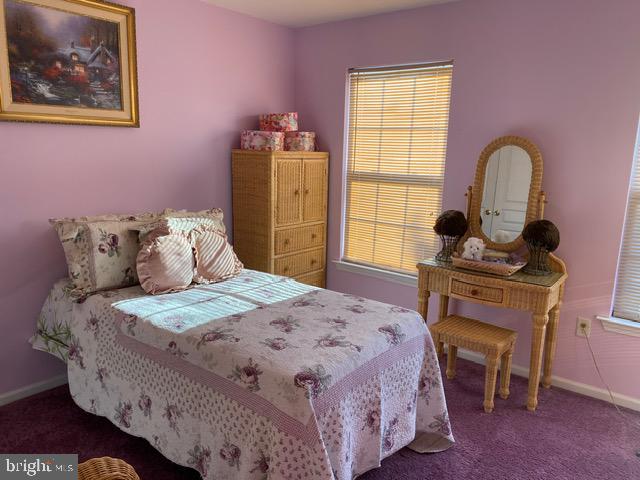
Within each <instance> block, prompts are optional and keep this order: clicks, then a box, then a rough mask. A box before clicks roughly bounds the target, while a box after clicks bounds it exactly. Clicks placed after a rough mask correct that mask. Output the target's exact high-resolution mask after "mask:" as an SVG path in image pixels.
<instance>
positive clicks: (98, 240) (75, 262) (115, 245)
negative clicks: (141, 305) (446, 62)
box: [50, 213, 158, 299]
mask: <svg viewBox="0 0 640 480" xmlns="http://www.w3.org/2000/svg"><path fill="white" fill-rule="evenodd" d="M157 216H158V214H156V213H142V214H137V215H102V216H98V217H79V218H58V219H51V220H50V223H51V224H52V225H53V227H54V228H55V230H56V232H57V233H58V237H59V238H60V241H61V242H62V248H63V249H64V254H65V257H66V259H67V267H68V269H69V278H70V279H71V285H70V286H69V290H68V291H69V294H70V295H71V296H72V297H73V298H76V299H80V298H84V297H86V296H87V295H89V294H91V293H94V292H97V291H99V290H107V289H111V288H120V287H128V286H131V285H135V284H137V283H138V278H137V275H136V256H137V255H138V250H139V249H140V244H139V241H138V236H137V234H136V232H134V231H133V229H135V228H139V227H140V226H142V225H144V224H146V223H149V221H152V220H154V219H155V218H157Z"/></svg>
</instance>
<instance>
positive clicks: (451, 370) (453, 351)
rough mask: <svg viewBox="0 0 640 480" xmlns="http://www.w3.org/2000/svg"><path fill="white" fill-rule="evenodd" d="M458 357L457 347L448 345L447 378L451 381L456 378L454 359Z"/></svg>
mask: <svg viewBox="0 0 640 480" xmlns="http://www.w3.org/2000/svg"><path fill="white" fill-rule="evenodd" d="M457 356H458V347H456V346H455V345H451V344H449V353H448V354H447V378H448V379H449V380H453V379H454V378H455V377H456V357H457Z"/></svg>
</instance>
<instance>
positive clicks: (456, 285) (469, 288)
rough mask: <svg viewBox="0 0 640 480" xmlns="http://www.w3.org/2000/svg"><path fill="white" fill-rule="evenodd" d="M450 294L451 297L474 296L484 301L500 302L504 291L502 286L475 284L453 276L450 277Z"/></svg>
mask: <svg viewBox="0 0 640 480" xmlns="http://www.w3.org/2000/svg"><path fill="white" fill-rule="evenodd" d="M450 294H451V296H452V297H462V298H474V299H477V300H482V301H484V302H491V303H502V302H503V294H504V292H503V290H502V288H497V287H487V286H484V285H475V284H473V283H467V282H463V281H461V280H457V279H455V278H453V279H451V291H450Z"/></svg>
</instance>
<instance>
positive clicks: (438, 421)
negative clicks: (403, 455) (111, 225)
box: [31, 269, 454, 480]
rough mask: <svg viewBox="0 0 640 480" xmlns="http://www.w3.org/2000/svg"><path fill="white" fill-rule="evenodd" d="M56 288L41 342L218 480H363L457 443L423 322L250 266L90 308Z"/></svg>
mask: <svg viewBox="0 0 640 480" xmlns="http://www.w3.org/2000/svg"><path fill="white" fill-rule="evenodd" d="M66 283H67V281H65V280H61V281H59V282H58V283H56V284H55V286H54V287H53V289H52V291H51V293H50V294H49V296H48V298H47V300H46V301H45V304H44V306H43V309H42V313H41V315H40V317H39V319H38V324H37V332H36V334H35V335H34V336H33V338H32V339H31V342H32V345H33V347H34V348H36V349H38V350H44V351H47V352H49V353H51V354H53V355H55V356H57V357H58V358H60V359H61V360H63V361H65V362H66V363H67V366H68V377H69V388H70V391H71V395H72V397H73V399H74V401H75V402H76V403H77V404H78V405H79V406H80V407H81V408H83V409H84V410H86V411H89V412H92V413H94V414H96V415H100V416H104V417H106V418H108V419H109V420H111V422H113V423H114V424H115V425H117V426H118V427H119V428H120V429H122V430H123V431H125V432H127V433H130V434H132V435H136V436H140V437H143V438H145V439H147V440H148V441H149V442H150V443H151V444H152V445H153V446H154V447H155V448H156V449H158V450H159V451H160V452H161V453H162V454H163V455H165V456H166V457H167V458H169V459H170V460H172V461H173V462H175V463H178V464H180V465H184V466H189V467H192V468H194V469H196V470H197V471H198V472H200V474H201V476H202V477H203V478H204V479H213V478H216V479H251V480H252V479H256V480H262V479H270V480H280V479H292V478H300V479H303V478H304V479H318V480H325V479H326V480H331V479H340V480H342V479H351V478H353V477H355V476H357V475H359V474H361V473H363V472H365V471H367V470H370V469H372V468H375V467H378V466H379V465H380V462H381V460H382V459H383V458H385V457H387V456H389V455H391V454H393V453H394V452H396V451H398V450H399V449H401V448H403V447H405V446H407V445H409V446H410V448H412V449H414V450H416V451H419V452H437V451H441V450H444V449H446V448H448V447H449V446H450V445H451V444H452V443H453V441H454V439H453V435H452V432H451V427H450V423H449V418H448V414H447V407H446V402H445V397H444V391H443V388H442V380H441V376H440V370H439V366H438V362H437V358H436V354H435V349H434V346H433V342H432V340H431V337H430V335H429V332H428V330H427V328H426V327H425V325H424V322H423V321H422V318H421V317H420V316H419V315H418V314H417V313H416V312H414V311H412V310H408V309H404V308H401V307H397V306H392V305H388V304H384V303H379V302H375V301H372V300H368V299H364V298H360V297H356V296H353V295H347V294H340V293H337V292H332V291H329V290H324V289H320V288H316V287H312V286H308V285H304V284H301V283H298V282H296V281H294V280H292V279H289V278H286V277H280V276H275V275H271V274H266V273H261V272H256V271H251V270H246V269H245V270H243V271H242V273H241V274H240V275H239V276H237V277H236V278H234V279H231V280H227V281H225V282H221V283H216V284H211V285H199V286H197V287H194V288H190V289H188V290H186V291H183V292H178V293H171V294H165V295H157V296H151V295H147V294H145V293H144V291H143V290H142V289H141V288H140V287H139V286H134V287H129V288H121V289H116V290H110V291H105V292H100V293H96V294H93V295H91V296H89V297H88V298H86V299H85V300H84V301H82V302H81V303H79V302H73V301H71V299H70V298H69V297H68V295H67V294H66V293H65V292H66V290H65V286H66Z"/></svg>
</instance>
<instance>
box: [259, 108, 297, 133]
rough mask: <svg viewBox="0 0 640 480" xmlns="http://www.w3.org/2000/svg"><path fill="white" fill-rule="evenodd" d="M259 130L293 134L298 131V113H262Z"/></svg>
mask: <svg viewBox="0 0 640 480" xmlns="http://www.w3.org/2000/svg"><path fill="white" fill-rule="evenodd" d="M260 130H264V131H267V132H295V131H297V130H298V112H288V113H264V114H262V115H260Z"/></svg>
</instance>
